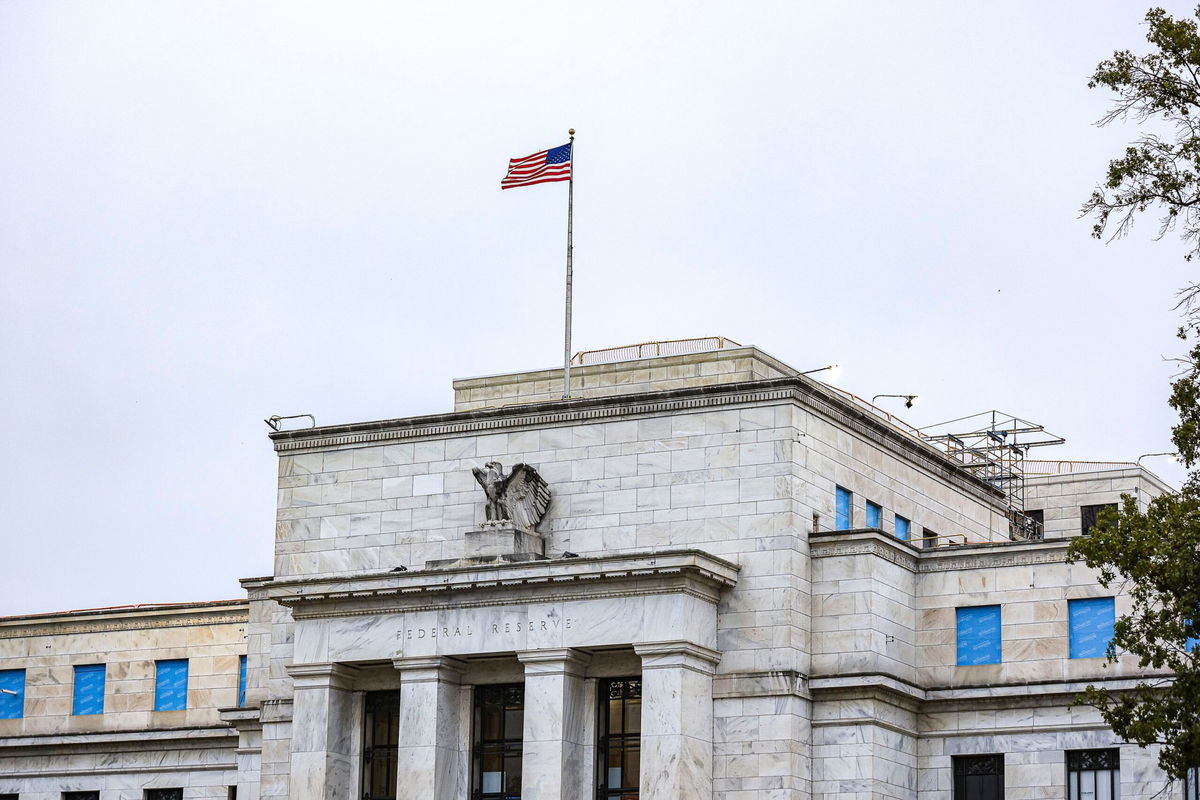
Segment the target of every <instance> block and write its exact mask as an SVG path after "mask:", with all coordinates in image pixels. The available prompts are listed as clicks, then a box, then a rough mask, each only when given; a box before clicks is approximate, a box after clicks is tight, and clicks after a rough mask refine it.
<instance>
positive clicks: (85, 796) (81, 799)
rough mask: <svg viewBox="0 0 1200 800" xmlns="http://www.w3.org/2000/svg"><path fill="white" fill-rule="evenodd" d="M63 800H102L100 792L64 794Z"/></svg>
mask: <svg viewBox="0 0 1200 800" xmlns="http://www.w3.org/2000/svg"><path fill="white" fill-rule="evenodd" d="M62 800H100V792H99V791H93V792H63V793H62Z"/></svg>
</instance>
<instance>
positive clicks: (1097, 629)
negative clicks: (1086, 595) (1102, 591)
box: [1067, 597, 1117, 658]
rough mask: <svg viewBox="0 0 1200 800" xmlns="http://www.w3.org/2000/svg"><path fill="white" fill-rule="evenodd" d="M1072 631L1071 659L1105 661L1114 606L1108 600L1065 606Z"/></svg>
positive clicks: (1071, 602)
mask: <svg viewBox="0 0 1200 800" xmlns="http://www.w3.org/2000/svg"><path fill="white" fill-rule="evenodd" d="M1067 617H1068V619H1069V624H1070V628H1071V658H1104V657H1105V656H1106V655H1108V644H1109V642H1111V641H1112V638H1113V624H1114V623H1115V622H1116V618H1117V614H1116V604H1115V603H1114V601H1113V598H1111V597H1095V598H1090V599H1087V600H1071V601H1070V602H1069V603H1067Z"/></svg>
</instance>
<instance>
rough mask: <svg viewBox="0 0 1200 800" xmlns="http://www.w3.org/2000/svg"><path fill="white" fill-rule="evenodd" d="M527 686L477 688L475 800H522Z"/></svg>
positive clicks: (474, 762)
mask: <svg viewBox="0 0 1200 800" xmlns="http://www.w3.org/2000/svg"><path fill="white" fill-rule="evenodd" d="M524 726H525V685H524V684H521V683H516V684H501V685H497V686H476V687H475V746H474V747H473V748H472V753H471V762H472V764H471V797H472V800H520V798H521V740H522V736H523V731H524Z"/></svg>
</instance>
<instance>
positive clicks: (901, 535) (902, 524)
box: [896, 514, 909, 542]
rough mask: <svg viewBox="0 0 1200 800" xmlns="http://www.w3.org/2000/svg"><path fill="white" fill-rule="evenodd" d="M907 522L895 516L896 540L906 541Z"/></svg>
mask: <svg viewBox="0 0 1200 800" xmlns="http://www.w3.org/2000/svg"><path fill="white" fill-rule="evenodd" d="M908 528H909V522H908V520H906V519H905V518H904V517H902V516H900V515H899V514H897V515H896V538H897V539H901V540H903V541H906V542H907V541H908Z"/></svg>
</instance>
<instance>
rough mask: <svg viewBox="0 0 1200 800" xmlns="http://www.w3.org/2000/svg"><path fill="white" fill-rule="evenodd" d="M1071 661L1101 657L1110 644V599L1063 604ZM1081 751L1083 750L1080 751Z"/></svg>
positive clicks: (1112, 608)
mask: <svg viewBox="0 0 1200 800" xmlns="http://www.w3.org/2000/svg"><path fill="white" fill-rule="evenodd" d="M1067 619H1068V625H1069V626H1070V637H1071V658H1104V657H1105V656H1106V655H1108V644H1109V642H1111V641H1112V637H1113V625H1114V623H1115V622H1116V604H1115V603H1114V601H1113V598H1111V597H1093V598H1088V599H1086V600H1071V601H1069V602H1068V603H1067ZM1080 752H1084V751H1080Z"/></svg>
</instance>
